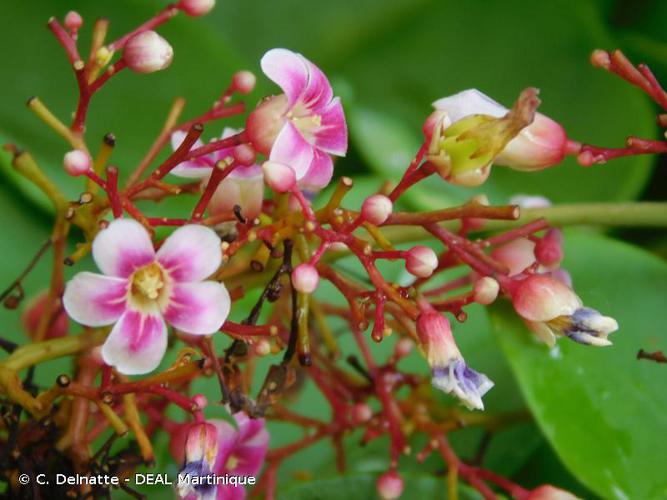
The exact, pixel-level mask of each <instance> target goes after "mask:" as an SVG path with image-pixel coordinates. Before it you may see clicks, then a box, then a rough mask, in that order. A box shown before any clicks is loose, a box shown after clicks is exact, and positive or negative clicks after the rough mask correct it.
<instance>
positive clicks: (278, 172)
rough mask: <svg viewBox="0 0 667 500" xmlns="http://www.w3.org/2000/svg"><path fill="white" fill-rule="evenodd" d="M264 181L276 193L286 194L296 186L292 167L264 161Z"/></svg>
mask: <svg viewBox="0 0 667 500" xmlns="http://www.w3.org/2000/svg"><path fill="white" fill-rule="evenodd" d="M262 170H263V171H264V179H265V180H266V183H267V184H268V185H269V187H270V188H271V189H273V190H274V191H275V192H276V193H286V192H287V191H289V190H290V189H292V188H293V187H294V185H295V184H296V174H295V173H294V170H293V169H292V167H290V166H288V165H285V164H284V163H280V162H277V161H265V162H264V164H263V165H262Z"/></svg>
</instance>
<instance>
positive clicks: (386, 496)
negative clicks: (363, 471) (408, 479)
mask: <svg viewBox="0 0 667 500" xmlns="http://www.w3.org/2000/svg"><path fill="white" fill-rule="evenodd" d="M376 487H377V492H378V495H379V497H380V498H381V499H382V500H395V499H397V498H399V497H400V496H401V495H402V494H403V487H404V485H403V478H402V477H401V476H400V474H399V473H398V472H396V471H395V470H391V471H389V472H385V473H384V474H382V475H381V476H380V477H379V478H378V481H377V485H376Z"/></svg>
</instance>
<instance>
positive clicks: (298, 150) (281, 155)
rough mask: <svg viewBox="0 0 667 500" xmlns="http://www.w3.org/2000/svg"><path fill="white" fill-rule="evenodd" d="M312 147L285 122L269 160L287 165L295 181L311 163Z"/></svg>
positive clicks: (292, 125)
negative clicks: (292, 171) (290, 168)
mask: <svg viewBox="0 0 667 500" xmlns="http://www.w3.org/2000/svg"><path fill="white" fill-rule="evenodd" d="M313 154H314V151H313V147H312V146H311V145H310V144H308V141H306V139H305V138H304V137H303V135H301V132H299V130H298V129H297V128H296V127H295V126H294V124H293V123H292V122H289V121H288V122H286V123H285V125H283V128H282V129H281V130H280V133H279V134H278V137H276V141H275V142H274V143H273V148H271V154H270V155H269V160H272V161H277V162H279V163H283V164H285V165H289V166H290V167H292V170H294V173H295V174H296V178H297V180H299V179H301V178H302V177H303V176H304V175H306V172H308V168H309V167H310V164H311V162H312V161H313Z"/></svg>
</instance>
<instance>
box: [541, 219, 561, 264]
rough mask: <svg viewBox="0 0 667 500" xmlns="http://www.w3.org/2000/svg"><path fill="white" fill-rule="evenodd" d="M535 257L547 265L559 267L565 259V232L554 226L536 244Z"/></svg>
mask: <svg viewBox="0 0 667 500" xmlns="http://www.w3.org/2000/svg"><path fill="white" fill-rule="evenodd" d="M535 257H536V258H537V260H538V261H539V263H540V264H542V265H544V266H546V267H557V266H558V265H559V264H560V263H561V261H562V260H563V233H562V232H561V231H560V229H556V228H552V229H549V231H547V234H545V235H544V236H543V237H542V238H540V239H539V240H538V241H537V243H536V244H535Z"/></svg>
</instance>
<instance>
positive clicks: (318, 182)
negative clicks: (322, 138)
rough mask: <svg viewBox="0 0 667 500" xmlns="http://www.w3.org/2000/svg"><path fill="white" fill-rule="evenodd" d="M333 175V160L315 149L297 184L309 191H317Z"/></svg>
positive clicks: (327, 182)
mask: <svg viewBox="0 0 667 500" xmlns="http://www.w3.org/2000/svg"><path fill="white" fill-rule="evenodd" d="M332 176H333V160H332V159H331V157H330V156H329V155H328V154H327V153H324V152H322V151H318V150H317V149H316V150H315V151H314V156H313V161H312V162H311V164H310V168H309V169H308V172H307V173H306V175H304V176H303V178H302V179H301V180H300V181H299V186H300V187H302V188H304V189H306V190H310V191H319V190H320V189H322V188H323V187H325V186H326V185H327V184H329V182H330V181H331V177H332Z"/></svg>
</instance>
